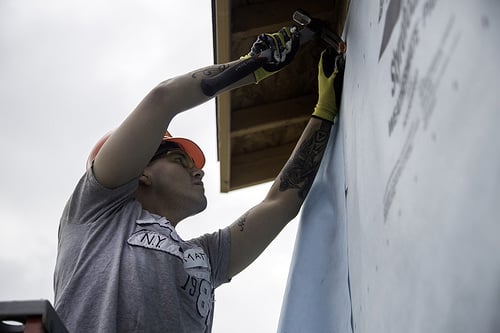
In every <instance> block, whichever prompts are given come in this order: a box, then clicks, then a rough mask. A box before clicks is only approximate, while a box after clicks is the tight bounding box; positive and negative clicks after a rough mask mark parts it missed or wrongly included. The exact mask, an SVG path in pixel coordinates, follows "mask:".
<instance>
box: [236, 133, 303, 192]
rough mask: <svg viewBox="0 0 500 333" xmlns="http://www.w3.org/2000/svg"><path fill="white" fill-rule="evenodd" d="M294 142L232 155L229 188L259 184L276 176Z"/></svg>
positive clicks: (290, 151)
mask: <svg viewBox="0 0 500 333" xmlns="http://www.w3.org/2000/svg"><path fill="white" fill-rule="evenodd" d="M295 144H296V143H289V144H287V145H282V146H278V147H273V148H269V149H265V150H261V151H256V152H252V153H246V154H240V155H234V156H233V160H232V166H231V167H232V172H231V186H230V189H229V190H235V189H238V188H243V187H247V186H251V185H256V184H261V183H264V182H267V181H270V180H273V179H274V178H276V176H277V175H278V174H279V172H280V170H281V168H282V167H283V165H284V164H285V162H286V161H287V160H288V157H289V156H290V154H291V153H292V150H293V148H294V147H295Z"/></svg>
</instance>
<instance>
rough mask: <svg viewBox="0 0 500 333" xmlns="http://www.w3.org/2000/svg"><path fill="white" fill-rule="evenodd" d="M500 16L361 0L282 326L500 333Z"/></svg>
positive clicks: (429, 0)
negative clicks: (338, 112)
mask: <svg viewBox="0 0 500 333" xmlns="http://www.w3.org/2000/svg"><path fill="white" fill-rule="evenodd" d="M499 17H500V2H498V1H495V0H490V1H474V2H472V1H465V0H459V1H452V0H448V1H437V0H407V1H404V0H390V1H384V0H380V1H368V0H364V1H351V5H350V9H349V17H348V21H347V23H346V27H345V30H344V34H345V38H346V41H347V44H348V53H347V58H346V61H347V67H346V73H345V81H344V91H343V97H342V98H343V100H342V107H341V116H340V119H339V124H338V125H339V126H338V130H337V131H335V133H333V134H332V137H331V138H330V141H331V142H330V146H329V151H328V153H327V156H326V158H325V160H324V163H323V165H322V168H321V170H320V174H319V176H318V178H317V179H316V182H315V184H314V186H313V189H312V190H311V193H310V196H309V198H308V200H307V202H306V204H305V206H304V209H303V212H302V218H301V222H300V227H299V233H298V236H297V240H296V245H295V253H294V258H293V261H292V266H291V269H290V276H289V282H288V286H287V290H286V295H285V300H284V304H283V308H282V314H281V318H280V328H279V331H280V332H307V331H310V332H348V331H350V330H351V318H352V330H353V331H354V332H500V319H498V318H500V316H498V309H499V308H500V241H499V236H498V235H500V210H499V209H500V208H499V206H500V154H499V153H500V130H499V129H498V127H499V124H500V93H499V87H498V79H499V78H500V69H499V64H498V59H500V22H499V21H498V18H499ZM348 282H349V283H350V290H349V284H348ZM349 292H350V293H349ZM351 309H352V317H351V312H350V310H351ZM308 328H309V329H308Z"/></svg>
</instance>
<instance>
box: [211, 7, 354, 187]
mask: <svg viewBox="0 0 500 333" xmlns="http://www.w3.org/2000/svg"><path fill="white" fill-rule="evenodd" d="M299 8H300V9H303V10H305V11H306V12H308V13H309V14H310V15H311V16H313V17H315V18H318V19H321V20H324V21H326V22H328V23H329V24H330V28H331V29H332V30H333V31H335V32H336V33H338V34H339V35H341V33H342V27H343V26H344V22H345V18H346V15H347V8H348V0H340V1H333V0H313V1H298V0H288V1H285V0H267V1H266V0H212V11H213V28H214V30H213V31H214V57H215V59H214V60H215V62H216V63H225V62H228V61H231V60H234V59H238V58H239V57H240V56H242V55H245V54H247V53H248V51H249V49H250V47H251V45H252V43H253V42H254V41H255V39H256V38H257V36H258V35H259V34H261V33H266V32H275V31H278V30H279V29H280V28H282V27H284V26H290V25H292V24H293V20H292V14H293V12H294V11H295V10H297V9H299ZM325 46H326V44H324V43H323V42H321V41H319V40H317V41H316V40H315V41H311V42H308V43H307V44H305V45H303V46H302V47H301V49H300V50H299V52H298V53H297V55H296V57H295V59H294V61H293V62H292V64H290V65H289V66H287V67H286V68H285V69H283V70H282V71H280V72H279V73H277V74H275V75H273V76H271V77H269V78H267V79H265V80H264V81H262V82H261V83H259V84H256V85H251V86H246V87H243V88H239V89H236V90H233V91H232V92H227V93H223V94H221V95H219V96H218V97H217V99H216V109H217V136H218V138H217V142H218V157H219V161H220V178H221V180H220V181H221V184H220V189H221V192H229V191H231V190H235V189H239V188H243V187H247V186H251V185H255V184H259V183H262V182H266V181H270V180H272V179H274V178H275V177H276V176H277V175H278V173H279V171H280V170H281V168H282V166H283V165H284V163H285V162H286V160H287V159H288V157H289V155H290V153H291V152H292V149H293V147H294V146H295V144H296V142H297V140H298V138H299V136H300V134H301V133H302V130H303V129H304V127H305V125H306V123H307V121H308V119H309V118H310V115H311V113H312V111H313V108H314V106H315V103H316V99H317V62H318V59H319V54H320V53H321V50H322V49H324V48H325Z"/></svg>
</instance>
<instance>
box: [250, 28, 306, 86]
mask: <svg viewBox="0 0 500 333" xmlns="http://www.w3.org/2000/svg"><path fill="white" fill-rule="evenodd" d="M298 49H299V33H298V31H297V29H296V28H295V27H292V28H288V27H284V28H281V29H280V31H278V32H275V33H273V34H261V35H259V36H258V37H257V40H256V41H255V42H254V43H253V45H252V48H251V49H250V52H249V53H248V54H247V55H245V56H243V57H241V59H248V58H252V57H259V56H260V55H262V54H264V53H268V54H269V58H268V60H267V61H266V62H265V63H264V64H263V65H262V67H260V68H259V69H257V70H256V71H254V76H255V82H256V83H259V82H260V81H262V80H263V79H265V78H266V77H268V76H270V75H272V74H274V73H276V72H278V71H280V70H281V69H283V68H284V67H285V66H286V65H288V64H289V63H290V62H291V61H292V59H293V57H294V56H295V54H296V53H297V50H298ZM268 50H269V51H268Z"/></svg>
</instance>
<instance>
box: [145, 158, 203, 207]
mask: <svg viewBox="0 0 500 333" xmlns="http://www.w3.org/2000/svg"><path fill="white" fill-rule="evenodd" d="M148 168H149V169H150V173H151V177H152V178H151V180H152V186H153V190H154V191H155V193H156V194H157V195H159V196H161V198H162V199H163V200H165V203H166V205H167V206H168V207H170V208H171V209H182V210H183V211H186V212H188V214H189V215H194V214H197V213H199V212H201V211H203V210H204V209H205V208H206V206H207V199H206V197H205V188H204V186H203V182H202V178H203V176H204V175H205V173H204V172H203V171H202V170H200V169H198V168H196V167H195V166H194V163H193V161H192V159H191V158H190V157H189V156H188V155H187V154H186V153H185V152H184V151H183V150H181V149H172V150H169V151H168V152H166V153H165V154H163V155H162V156H161V157H159V158H157V159H155V160H154V161H153V162H152V163H151V164H150V166H149V167H148Z"/></svg>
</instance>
